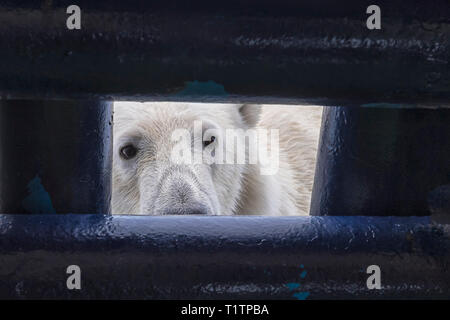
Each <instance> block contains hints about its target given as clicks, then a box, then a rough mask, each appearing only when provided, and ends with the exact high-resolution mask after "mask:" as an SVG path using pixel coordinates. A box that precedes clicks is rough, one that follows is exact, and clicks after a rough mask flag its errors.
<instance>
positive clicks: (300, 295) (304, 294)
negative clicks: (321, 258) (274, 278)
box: [286, 264, 309, 300]
mask: <svg viewBox="0 0 450 320" xmlns="http://www.w3.org/2000/svg"><path fill="white" fill-rule="evenodd" d="M304 268H305V266H304V265H303V264H301V265H300V269H304ZM305 277H306V270H302V271H301V273H300V278H301V279H305ZM286 287H288V289H289V291H297V290H298V289H299V288H300V283H297V282H289V283H287V284H286ZM292 297H293V298H296V299H297V300H305V299H306V298H308V297H309V292H308V291H301V292H298V291H297V292H294V293H293V294H292Z"/></svg>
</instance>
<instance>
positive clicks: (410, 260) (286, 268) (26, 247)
mask: <svg viewBox="0 0 450 320" xmlns="http://www.w3.org/2000/svg"><path fill="white" fill-rule="evenodd" d="M0 261H1V263H0V297H1V298H151V299H167V298H171V299H180V298H183V299H217V298H221V299H227V298H235V299H236V298H238V299H241V298H242V299H259V298H264V299H280V298H282V299H288V298H293V299H295V298H296V297H297V298H298V297H299V294H302V293H304V294H309V296H308V299H323V298H331V299H333V298H339V299H341V298H349V299H361V298H367V299H372V298H377V299H379V298H425V299H428V298H448V297H449V296H450V272H449V271H450V270H449V266H450V229H449V227H448V225H440V224H435V223H431V222H430V218H429V217H409V218H399V217H383V218H381V217H283V218H281V217H280V218H275V217H272V218H270V217H223V216H222V217H196V216H190V217H180V216H165V217H161V216H159V217H158V216H156V217H155V216H154V217H150V216H100V215H51V216H49V215H0ZM69 265H78V266H79V267H80V268H81V290H68V289H67V287H66V279H67V277H68V276H69V275H68V274H66V268H67V266H69ZM369 265H378V266H379V267H380V269H381V285H382V288H381V289H380V290H376V289H374V290H369V289H368V288H367V286H366V281H367V278H368V277H369V275H368V274H367V273H366V269H367V267H368V266H369ZM293 284H298V285H299V286H298V287H297V285H293ZM296 294H297V295H296Z"/></svg>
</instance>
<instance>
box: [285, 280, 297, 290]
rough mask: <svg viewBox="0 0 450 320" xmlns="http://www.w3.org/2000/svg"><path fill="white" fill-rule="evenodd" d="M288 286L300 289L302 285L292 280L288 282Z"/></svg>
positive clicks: (290, 288)
mask: <svg viewBox="0 0 450 320" xmlns="http://www.w3.org/2000/svg"><path fill="white" fill-rule="evenodd" d="M286 287H288V289H289V290H291V291H292V290H295V289H298V288H299V287H300V283H296V282H290V283H287V284H286Z"/></svg>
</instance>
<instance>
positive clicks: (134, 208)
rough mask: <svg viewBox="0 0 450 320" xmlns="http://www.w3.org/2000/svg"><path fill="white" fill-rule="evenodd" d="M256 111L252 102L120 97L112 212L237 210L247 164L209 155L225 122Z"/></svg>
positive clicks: (231, 125) (251, 121)
mask: <svg viewBox="0 0 450 320" xmlns="http://www.w3.org/2000/svg"><path fill="white" fill-rule="evenodd" d="M258 117H259V109H258V108H257V107H256V106H251V105H230V104H207V105H205V104H194V103H190V104H189V103H169V102H164V103H161V102H151V103H150V102H146V103H139V102H115V105H114V156H113V194H112V211H113V214H143V215H161V214H206V215H228V214H233V213H234V212H235V211H236V210H237V207H238V206H239V201H240V197H241V193H242V188H243V180H244V179H245V173H246V170H248V165H246V164H238V163H235V164H227V163H224V164H221V163H219V164H218V163H217V161H216V162H214V161H211V159H213V158H214V157H217V154H216V152H218V150H224V151H223V152H224V154H221V156H225V154H226V152H227V151H226V150H225V149H224V148H223V143H222V144H221V143H220V141H223V140H222V139H221V138H223V137H224V135H225V131H226V130H227V129H242V130H247V129H248V128H251V127H253V126H255V125H256V123H257V121H258ZM242 130H241V131H239V130H237V132H242ZM236 138H237V140H241V142H242V140H243V139H244V140H245V137H244V136H240V135H239V134H238V135H237V136H236ZM220 152H221V151H220ZM198 155H201V157H202V160H201V161H198V159H197V160H196V159H195V157H196V156H198Z"/></svg>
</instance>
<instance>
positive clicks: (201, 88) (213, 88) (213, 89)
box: [175, 81, 228, 96]
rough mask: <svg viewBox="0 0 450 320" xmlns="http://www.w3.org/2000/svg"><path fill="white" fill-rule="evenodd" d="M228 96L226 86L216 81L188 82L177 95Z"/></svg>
mask: <svg viewBox="0 0 450 320" xmlns="http://www.w3.org/2000/svg"><path fill="white" fill-rule="evenodd" d="M203 95H206V96H227V95H228V93H227V92H226V91H225V87H224V86H223V85H221V84H218V83H216V82H214V81H206V82H199V81H189V82H186V86H185V87H184V89H183V90H181V91H180V92H177V93H176V94H175V96H203Z"/></svg>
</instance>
